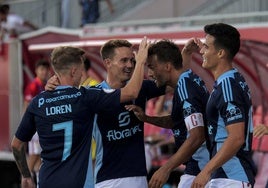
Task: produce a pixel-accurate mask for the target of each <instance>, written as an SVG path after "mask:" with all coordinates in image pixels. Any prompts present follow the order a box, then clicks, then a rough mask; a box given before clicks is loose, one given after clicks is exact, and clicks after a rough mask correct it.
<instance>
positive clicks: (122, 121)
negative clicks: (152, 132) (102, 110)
mask: <svg viewBox="0 0 268 188" xmlns="http://www.w3.org/2000/svg"><path fill="white" fill-rule="evenodd" d="M118 122H119V127H124V126H127V125H129V123H130V115H129V112H128V111H126V112H122V113H120V114H119V116H118Z"/></svg>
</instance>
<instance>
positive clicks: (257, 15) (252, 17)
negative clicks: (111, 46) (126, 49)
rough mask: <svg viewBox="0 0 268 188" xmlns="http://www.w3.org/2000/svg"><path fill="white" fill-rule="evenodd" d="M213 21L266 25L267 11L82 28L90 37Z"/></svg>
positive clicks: (193, 26) (197, 26) (196, 26)
mask: <svg viewBox="0 0 268 188" xmlns="http://www.w3.org/2000/svg"><path fill="white" fill-rule="evenodd" d="M215 22H224V23H228V24H233V25H254V24H267V25H268V11H262V12H250V13H236V14H222V15H218V14H217V15H205V16H189V17H176V18H162V19H149V20H136V21H121V22H108V23H98V24H89V25H86V26H85V27H84V28H83V35H84V36H85V37H91V36H96V35H99V34H101V35H103V34H104V33H106V34H107V35H113V34H119V33H130V34H132V33H139V32H144V30H146V31H147V32H148V31H152V32H161V31H174V30H176V31H178V30H181V31H183V30H189V29H200V27H203V26H204V25H206V24H210V23H215Z"/></svg>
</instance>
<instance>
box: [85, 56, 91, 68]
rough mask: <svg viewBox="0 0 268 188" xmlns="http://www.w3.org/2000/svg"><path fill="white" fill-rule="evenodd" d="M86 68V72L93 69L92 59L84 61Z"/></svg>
mask: <svg viewBox="0 0 268 188" xmlns="http://www.w3.org/2000/svg"><path fill="white" fill-rule="evenodd" d="M84 67H85V70H86V71H88V70H89V69H90V68H91V61H90V59H88V58H85V60H84Z"/></svg>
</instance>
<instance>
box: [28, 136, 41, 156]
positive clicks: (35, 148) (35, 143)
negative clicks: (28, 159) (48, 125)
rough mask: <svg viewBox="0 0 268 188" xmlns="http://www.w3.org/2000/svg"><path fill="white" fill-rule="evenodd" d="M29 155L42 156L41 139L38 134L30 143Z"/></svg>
mask: <svg viewBox="0 0 268 188" xmlns="http://www.w3.org/2000/svg"><path fill="white" fill-rule="evenodd" d="M28 150H29V155H40V154H41V151H42V150H41V146H40V144H39V137H38V134H37V132H36V133H35V134H34V135H33V137H32V140H31V141H30V142H29V143H28Z"/></svg>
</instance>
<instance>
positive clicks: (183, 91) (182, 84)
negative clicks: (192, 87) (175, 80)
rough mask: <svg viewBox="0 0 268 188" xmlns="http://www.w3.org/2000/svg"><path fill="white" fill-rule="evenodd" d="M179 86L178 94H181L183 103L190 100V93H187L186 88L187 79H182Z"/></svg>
mask: <svg viewBox="0 0 268 188" xmlns="http://www.w3.org/2000/svg"><path fill="white" fill-rule="evenodd" d="M178 85H179V87H178V93H179V96H180V99H181V101H184V100H185V99H188V93H187V88H186V84H185V79H180V81H179V84H178Z"/></svg>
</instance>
